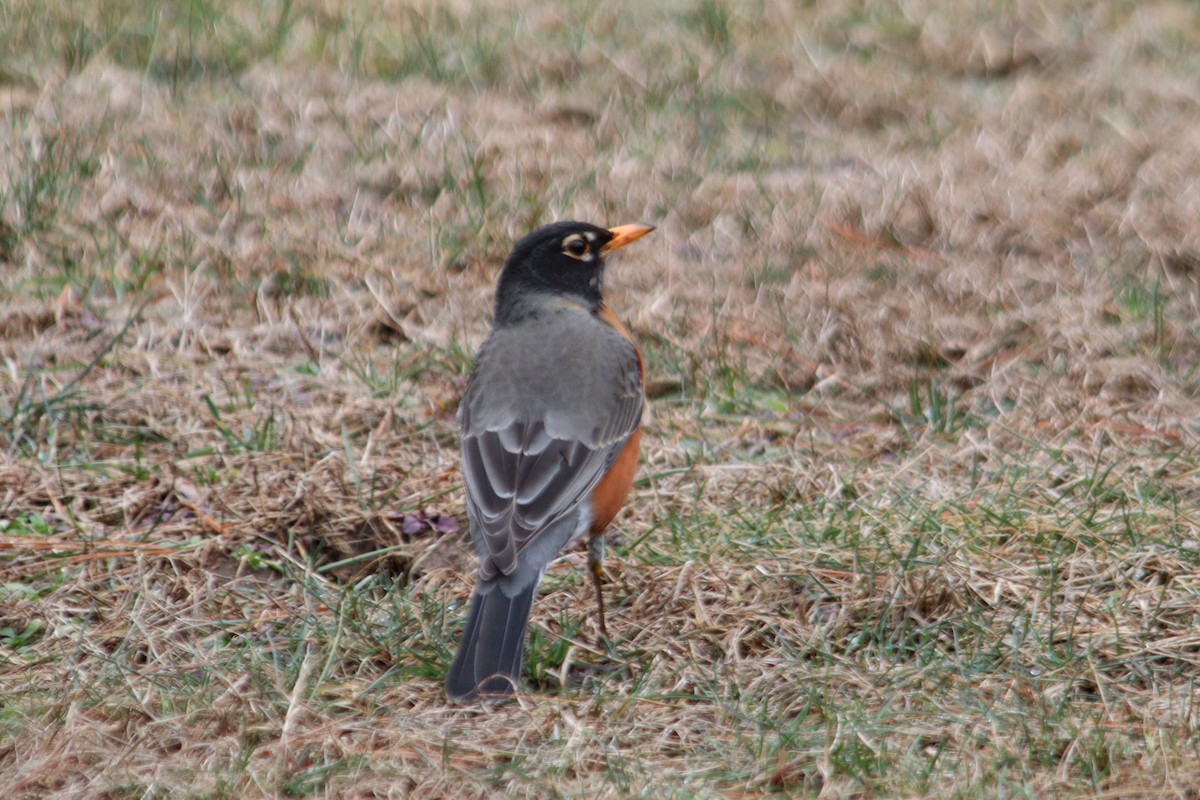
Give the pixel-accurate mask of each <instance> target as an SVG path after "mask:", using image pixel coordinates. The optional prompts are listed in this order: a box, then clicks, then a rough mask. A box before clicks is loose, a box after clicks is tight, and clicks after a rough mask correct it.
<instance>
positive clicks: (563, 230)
mask: <svg viewBox="0 0 1200 800" xmlns="http://www.w3.org/2000/svg"><path fill="white" fill-rule="evenodd" d="M652 230H654V228H653V227H652V226H650V225H620V226H618V227H616V228H601V227H598V226H596V225H591V224H589V223H587V222H555V223H553V224H550V225H546V226H544V227H541V228H538V229H537V230H535V231H534V232H533V233H530V234H528V235H527V236H525V237H524V238H523V239H521V240H520V241H519V242H517V246H516V247H514V248H513V251H512V253H511V254H510V255H509V256H508V261H506V262H505V264H504V269H503V270H501V272H500V282H499V284H498V286H497V287H496V321H497V322H505V321H508V320H510V319H512V318H513V317H514V316H519V315H520V314H521V313H523V311H524V310H525V308H524V306H525V302H524V300H525V298H526V297H527V296H528V295H529V294H530V293H538V294H562V295H566V296H568V297H570V298H572V299H574V300H577V301H579V302H581V303H583V304H585V305H586V306H588V307H589V308H591V309H593V310H598V309H599V308H600V304H601V303H602V301H603V297H602V293H603V290H604V257H605V256H606V255H608V254H609V253H611V252H612V251H613V250H616V249H617V248H620V247H624V246H625V245H626V244H629V243H630V242H632V241H633V240H635V239H640V238H641V237H642V236H645V235H646V234H647V233H649V232H650V231H652Z"/></svg>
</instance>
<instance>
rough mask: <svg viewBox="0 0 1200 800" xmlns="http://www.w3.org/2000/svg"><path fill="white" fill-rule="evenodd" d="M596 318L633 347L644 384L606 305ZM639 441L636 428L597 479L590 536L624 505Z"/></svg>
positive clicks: (622, 331) (642, 368) (623, 330)
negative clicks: (627, 344)
mask: <svg viewBox="0 0 1200 800" xmlns="http://www.w3.org/2000/svg"><path fill="white" fill-rule="evenodd" d="M599 316H600V318H601V319H603V320H604V321H605V322H607V323H608V324H609V325H612V326H613V328H614V329H615V330H616V331H617V333H619V334H621V336H623V337H625V340H626V341H628V342H629V343H630V344H632V345H633V350H634V352H635V353H637V360H638V371H639V372H640V373H641V375H642V382H643V384H644V383H645V379H646V366H645V364H644V363H643V362H642V354H641V352H640V351H638V349H637V345H636V344H634V342H633V337H632V336H630V335H629V331H628V329H626V327H625V326H624V325H622V324H621V321H620V320H619V319H617V315H616V314H614V313H613V312H612V309H611V308H609V307H608V306H607V305H603V306H601V307H600V313H599ZM641 441H642V429H641V428H640V427H639V428H638V429H637V430H636V431H634V432H633V435H632V436H630V437H629V441H627V442H626V443H625V447H623V448H622V449H621V453H620V455H618V456H617V460H616V461H614V462H613V465H612V467H611V468H610V469H609V470H608V473H607V474H606V475H605V476H604V477H603V478H601V480H600V483H598V484H596V489H595V491H593V493H592V514H593V516H592V533H599V532H600V531H602V530H604V529H605V528H606V527H608V523H610V522H612V520H613V517H615V516H616V515H617V512H618V511H620V510H621V506H623V505H625V498H626V497H628V496H629V490H630V488H632V487H633V475H634V473H635V472H637V465H638V449H639V446H640V444H641Z"/></svg>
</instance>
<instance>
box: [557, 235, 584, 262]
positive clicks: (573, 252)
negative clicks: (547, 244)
mask: <svg viewBox="0 0 1200 800" xmlns="http://www.w3.org/2000/svg"><path fill="white" fill-rule="evenodd" d="M588 249H589V248H588V243H587V241H586V240H585V239H584V238H583V237H582V236H580V235H579V234H578V233H573V234H571V235H570V236H568V237H567V238H566V239H563V252H564V253H566V254H567V255H569V256H570V257H571V258H578V259H583V257H584V256H585V255H587V253H588Z"/></svg>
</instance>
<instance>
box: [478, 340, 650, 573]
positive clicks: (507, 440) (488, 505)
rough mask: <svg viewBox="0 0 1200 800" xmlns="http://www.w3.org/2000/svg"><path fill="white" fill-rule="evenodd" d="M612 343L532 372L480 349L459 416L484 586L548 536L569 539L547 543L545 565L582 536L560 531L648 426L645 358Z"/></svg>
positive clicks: (494, 349)
mask: <svg viewBox="0 0 1200 800" xmlns="http://www.w3.org/2000/svg"><path fill="white" fill-rule="evenodd" d="M613 337H615V341H613V340H611V339H608V337H607V336H606V337H605V339H606V340H607V341H604V342H601V344H602V345H604V347H603V349H601V350H599V351H598V352H583V353H580V352H571V351H570V350H568V351H567V352H568V353H569V354H570V356H571V358H570V360H564V361H563V363H561V364H553V363H552V364H545V363H543V364H541V365H539V368H538V369H536V370H531V371H528V372H527V374H521V372H520V371H519V370H517V371H514V370H513V369H512V367H511V364H510V363H509V362H508V359H506V358H504V353H503V350H504V349H505V347H504V346H503V345H502V344H501V345H496V346H493V347H490V348H489V346H488V345H492V344H493V343H492V342H489V343H488V345H485V347H484V348H481V350H480V354H479V357H478V359H477V361H476V370H475V372H474V374H473V375H472V378H471V381H470V383H469V385H468V387H467V392H466V394H465V395H464V397H463V402H462V405H461V406H460V412H459V413H460V419H461V422H462V470H463V478H464V481H465V484H466V490H467V504H468V511H469V512H470V516H471V518H472V522H473V525H472V535H473V537H474V538H475V545H476V548H477V550H478V551H479V555H480V567H479V571H480V576H481V577H482V578H484V579H489V578H494V577H496V576H497V575H498V574H504V575H509V574H512V573H513V572H514V571H515V570H516V569H517V567H518V556H519V555H520V554H521V552H522V551H524V550H525V549H526V548H529V547H530V546H531V545H535V543H537V542H538V540H539V537H541V536H543V535H548V536H553V537H554V538H558V539H561V541H559V542H557V543H551V542H546V544H547V545H551V547H550V549H551V550H552V552H551V553H550V554H549V555H546V556H545V557H544V558H545V560H546V561H548V560H549V559H550V558H552V557H553V555H554V554H556V553H557V551H558V549H559V548H561V547H562V546H563V545H565V544H566V541H567V539H568V538H569V536H570V535H571V533H573V532H574V531H566V532H564V531H559V530H557V527H561V526H557V527H556V526H555V525H554V523H555V522H557V521H558V520H560V519H562V518H563V517H564V516H566V515H568V514H570V513H571V512H572V511H573V510H575V509H576V507H577V506H578V504H579V501H580V500H581V499H582V498H583V497H585V496H587V494H588V493H589V492H590V491H591V490H592V489H593V488H594V487H595V486H596V484H597V483H599V481H600V479H601V478H602V477H603V476H604V474H605V472H606V471H607V470H608V467H609V466H611V465H612V462H613V461H614V460H615V459H616V457H617V455H618V454H620V452H621V449H622V448H623V447H624V446H625V443H626V442H627V441H628V439H629V437H630V436H631V435H632V434H633V432H634V431H635V430H637V428H638V426H639V425H640V424H641V417H642V409H643V405H644V398H643V392H642V377H641V370H640V367H639V364H638V358H637V354H636V352H635V351H634V349H633V347H632V345H630V344H629V343H628V342H626V341H625V340H624V339H621V338H620V337H619V335H617V334H616V333H615V332H614V333H613ZM497 351H501V352H497ZM581 362H582V363H581ZM517 363H521V362H517ZM539 381H540V382H541V383H542V384H543V385H538V383H539ZM537 549H540V548H536V547H535V550H537ZM544 566H545V564H544V563H541V564H538V565H537V567H538V570H539V574H540V570H541V568H543V567H544Z"/></svg>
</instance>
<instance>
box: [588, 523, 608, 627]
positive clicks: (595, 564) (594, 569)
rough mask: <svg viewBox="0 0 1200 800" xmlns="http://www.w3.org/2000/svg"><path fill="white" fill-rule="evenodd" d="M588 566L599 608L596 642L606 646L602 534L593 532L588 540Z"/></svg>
mask: <svg viewBox="0 0 1200 800" xmlns="http://www.w3.org/2000/svg"><path fill="white" fill-rule="evenodd" d="M588 568H589V569H590V570H591V573H592V583H593V584H595V586H596V605H597V607H598V608H599V609H600V640H599V642H597V644H598V645H599V646H601V647H605V646H607V643H608V627H607V626H606V625H605V624H604V590H603V589H602V588H601V582H602V581H603V580H604V536H603V534H599V533H598V534H595V535H594V536H592V538H591V539H590V540H589V541H588Z"/></svg>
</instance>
